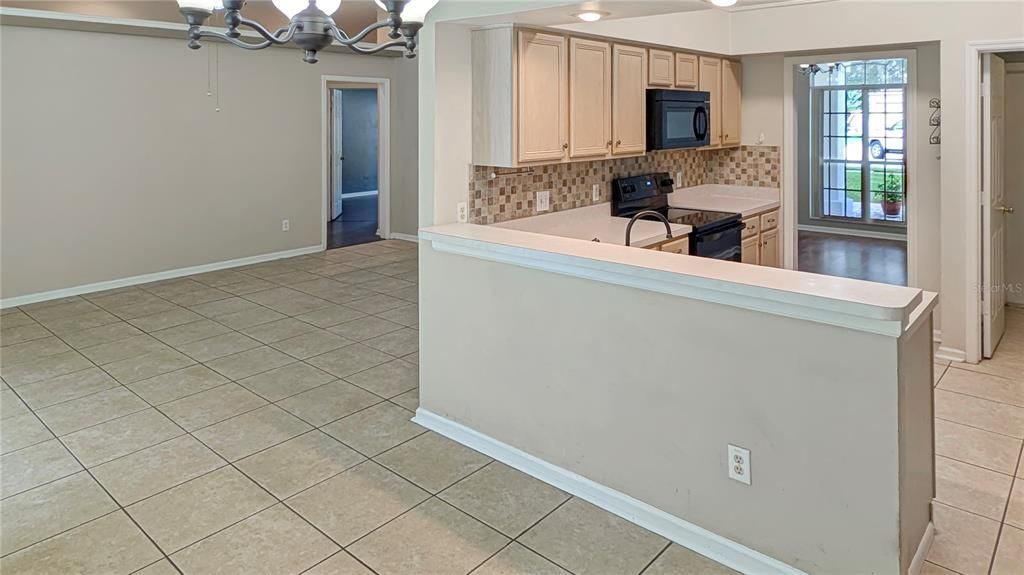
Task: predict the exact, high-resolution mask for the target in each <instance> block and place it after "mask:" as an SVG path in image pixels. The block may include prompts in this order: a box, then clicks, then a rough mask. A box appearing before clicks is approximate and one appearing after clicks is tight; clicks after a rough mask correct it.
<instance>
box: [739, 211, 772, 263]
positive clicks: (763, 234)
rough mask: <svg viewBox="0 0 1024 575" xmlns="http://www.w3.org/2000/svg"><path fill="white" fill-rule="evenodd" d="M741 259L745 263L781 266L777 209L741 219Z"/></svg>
mask: <svg viewBox="0 0 1024 575" xmlns="http://www.w3.org/2000/svg"><path fill="white" fill-rule="evenodd" d="M743 223H744V224H746V227H745V228H743V236H742V237H743V242H742V244H741V247H742V249H743V255H742V256H741V257H742V259H741V260H740V261H742V262H743V263H745V264H752V265H761V266H769V267H773V268H777V267H781V265H782V262H781V260H780V257H779V254H780V253H781V245H780V238H779V227H778V226H779V211H778V210H771V211H768V212H764V213H762V214H756V215H753V216H750V217H748V218H746V219H745V220H743Z"/></svg>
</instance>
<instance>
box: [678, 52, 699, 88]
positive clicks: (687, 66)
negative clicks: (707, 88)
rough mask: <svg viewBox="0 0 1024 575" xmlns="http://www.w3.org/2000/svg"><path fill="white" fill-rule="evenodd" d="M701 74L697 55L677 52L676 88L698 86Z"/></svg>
mask: <svg viewBox="0 0 1024 575" xmlns="http://www.w3.org/2000/svg"><path fill="white" fill-rule="evenodd" d="M699 76H700V72H699V71H698V69H697V56H694V55H693V54H676V78H675V80H676V82H675V83H676V88H690V89H693V88H696V87H697V85H698V84H699V82H698V78H699Z"/></svg>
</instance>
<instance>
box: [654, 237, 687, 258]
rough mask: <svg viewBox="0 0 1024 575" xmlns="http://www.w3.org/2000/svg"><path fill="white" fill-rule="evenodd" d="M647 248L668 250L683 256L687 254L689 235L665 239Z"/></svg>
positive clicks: (661, 250)
mask: <svg viewBox="0 0 1024 575" xmlns="http://www.w3.org/2000/svg"><path fill="white" fill-rule="evenodd" d="M647 249H651V250H657V251H660V252H668V253H671V254H683V255H684V256H685V255H689V254H690V236H682V237H676V238H672V239H671V240H667V241H664V242H661V243H659V244H655V245H653V246H647Z"/></svg>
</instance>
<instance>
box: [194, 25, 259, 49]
mask: <svg viewBox="0 0 1024 575" xmlns="http://www.w3.org/2000/svg"><path fill="white" fill-rule="evenodd" d="M199 38H217V39H218V40H224V41H225V42H229V43H231V44H234V45H235V46H238V47H239V48H245V49H246V50H262V49H264V48H268V47H270V46H271V45H273V42H271V41H270V40H264V41H262V42H259V43H256V44H250V43H248V42H243V41H241V40H239V39H238V38H234V37H232V36H228V35H227V34H224V33H223V32H212V31H210V30H200V31H199V33H198V34H196V39H199Z"/></svg>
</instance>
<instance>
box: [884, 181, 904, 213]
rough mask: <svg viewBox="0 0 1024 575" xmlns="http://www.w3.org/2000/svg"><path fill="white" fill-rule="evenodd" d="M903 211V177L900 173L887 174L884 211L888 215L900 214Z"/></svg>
mask: <svg viewBox="0 0 1024 575" xmlns="http://www.w3.org/2000/svg"><path fill="white" fill-rule="evenodd" d="M902 211H903V178H902V177H901V176H900V175H898V174H888V175H887V176H885V183H884V185H883V189H882V212H883V213H884V214H885V215H886V216H888V217H893V216H898V215H900V212H902Z"/></svg>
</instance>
